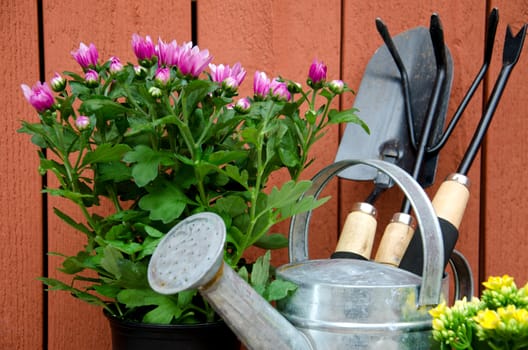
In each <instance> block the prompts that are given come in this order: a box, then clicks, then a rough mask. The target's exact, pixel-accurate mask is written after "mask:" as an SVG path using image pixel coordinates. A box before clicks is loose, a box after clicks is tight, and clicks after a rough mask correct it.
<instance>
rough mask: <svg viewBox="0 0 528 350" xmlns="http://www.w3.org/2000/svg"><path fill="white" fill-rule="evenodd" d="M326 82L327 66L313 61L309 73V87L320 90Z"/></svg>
mask: <svg viewBox="0 0 528 350" xmlns="http://www.w3.org/2000/svg"><path fill="white" fill-rule="evenodd" d="M325 80H326V65H325V64H324V63H323V61H321V62H319V61H317V60H315V59H314V60H313V62H312V65H311V66H310V71H309V72H308V85H310V86H311V87H312V88H314V89H317V88H320V87H321V86H322V85H323V83H324V81H325Z"/></svg>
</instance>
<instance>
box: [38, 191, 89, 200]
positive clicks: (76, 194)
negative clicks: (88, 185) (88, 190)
mask: <svg viewBox="0 0 528 350" xmlns="http://www.w3.org/2000/svg"><path fill="white" fill-rule="evenodd" d="M42 192H44V193H48V194H50V195H52V196H57V197H64V198H68V199H70V200H72V201H74V202H76V203H79V202H81V201H82V199H83V198H87V199H92V198H93V196H92V195H90V194H82V193H79V192H74V191H70V190H62V189H58V188H47V189H45V190H43V191H42Z"/></svg>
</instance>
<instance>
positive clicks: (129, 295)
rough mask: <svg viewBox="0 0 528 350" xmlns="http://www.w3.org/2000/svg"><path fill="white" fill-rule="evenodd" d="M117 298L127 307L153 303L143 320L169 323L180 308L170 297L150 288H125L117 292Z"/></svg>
mask: <svg viewBox="0 0 528 350" xmlns="http://www.w3.org/2000/svg"><path fill="white" fill-rule="evenodd" d="M117 300H118V301H119V302H120V303H123V304H125V305H126V306H127V307H128V308H134V307H141V306H149V305H155V306H157V307H156V308H154V309H153V310H151V311H149V312H148V313H147V314H145V316H144V317H143V322H146V323H159V324H169V323H170V322H171V321H172V319H173V318H176V319H177V318H179V317H180V316H181V314H182V309H181V308H180V307H179V306H178V303H177V302H175V301H174V300H173V298H172V297H170V296H166V295H161V294H158V293H156V292H154V291H153V290H151V289H125V290H122V291H121V292H119V294H118V295H117Z"/></svg>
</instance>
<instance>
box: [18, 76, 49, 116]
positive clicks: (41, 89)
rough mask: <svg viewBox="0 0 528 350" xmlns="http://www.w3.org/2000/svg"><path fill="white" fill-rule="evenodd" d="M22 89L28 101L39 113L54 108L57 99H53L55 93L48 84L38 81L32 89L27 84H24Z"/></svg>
mask: <svg viewBox="0 0 528 350" xmlns="http://www.w3.org/2000/svg"><path fill="white" fill-rule="evenodd" d="M20 87H21V88H22V92H23V93H24V96H25V97H26V100H28V102H29V103H30V104H31V105H32V106H33V107H34V108H35V109H36V110H37V112H39V113H42V112H44V111H46V110H48V109H50V108H51V107H53V104H54V103H55V99H54V98H53V93H52V92H51V89H50V88H49V86H48V84H46V83H41V82H40V81H38V82H37V83H36V84H35V85H34V86H33V87H31V88H30V87H29V86H27V85H26V84H22V85H20Z"/></svg>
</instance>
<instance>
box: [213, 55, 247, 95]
mask: <svg viewBox="0 0 528 350" xmlns="http://www.w3.org/2000/svg"><path fill="white" fill-rule="evenodd" d="M209 69H210V70H211V79H212V80H213V81H216V82H217V83H223V82H226V80H227V79H228V78H231V81H230V82H229V85H230V87H233V88H235V89H237V88H238V87H239V86H240V84H242V81H243V80H244V78H245V77H246V71H245V69H244V68H242V65H240V62H237V63H235V64H234V66H233V68H231V67H230V66H229V65H226V66H224V65H223V64H219V65H218V66H217V65H214V64H209Z"/></svg>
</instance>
